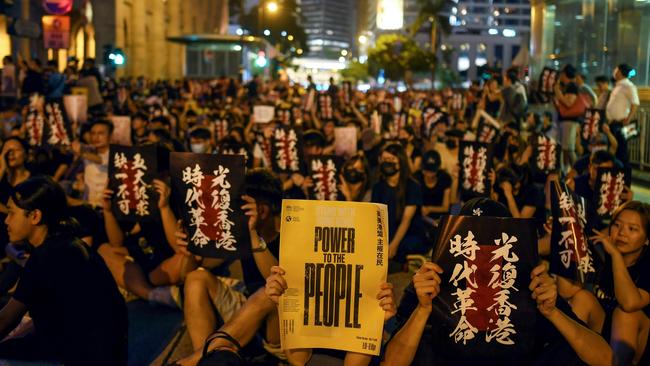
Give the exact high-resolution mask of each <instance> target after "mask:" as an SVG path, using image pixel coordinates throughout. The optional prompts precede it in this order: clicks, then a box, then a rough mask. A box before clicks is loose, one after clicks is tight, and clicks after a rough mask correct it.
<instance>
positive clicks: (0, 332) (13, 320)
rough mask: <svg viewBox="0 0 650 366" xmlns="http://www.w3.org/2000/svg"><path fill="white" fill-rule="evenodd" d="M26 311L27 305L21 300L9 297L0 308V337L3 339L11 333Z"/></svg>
mask: <svg viewBox="0 0 650 366" xmlns="http://www.w3.org/2000/svg"><path fill="white" fill-rule="evenodd" d="M26 313H27V307H26V306H25V304H23V303H22V302H20V301H18V300H16V299H14V298H13V297H12V298H10V299H9V302H8V303H7V305H5V306H4V307H3V308H2V310H0V339H4V338H5V337H6V336H7V335H8V334H9V333H11V331H12V330H14V328H16V326H18V324H20V320H21V319H22V318H23V316H24V315H25V314H26Z"/></svg>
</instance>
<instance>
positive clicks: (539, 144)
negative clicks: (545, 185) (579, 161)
mask: <svg viewBox="0 0 650 366" xmlns="http://www.w3.org/2000/svg"><path fill="white" fill-rule="evenodd" d="M561 153H562V148H561V147H560V144H558V143H557V142H556V141H555V140H553V139H552V138H550V137H547V136H545V135H543V134H537V135H536V136H535V137H534V140H533V155H532V156H531V168H532V171H533V172H534V173H535V174H540V175H543V176H545V177H546V176H548V175H549V174H551V173H553V172H556V171H558V170H559V169H560V156H561Z"/></svg>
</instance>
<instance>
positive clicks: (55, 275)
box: [13, 235, 128, 366]
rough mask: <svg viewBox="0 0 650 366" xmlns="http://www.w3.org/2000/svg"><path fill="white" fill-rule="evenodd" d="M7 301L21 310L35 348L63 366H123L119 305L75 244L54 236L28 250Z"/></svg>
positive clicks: (98, 268)
mask: <svg viewBox="0 0 650 366" xmlns="http://www.w3.org/2000/svg"><path fill="white" fill-rule="evenodd" d="M13 298H14V299H15V300H17V301H19V302H21V303H22V304H24V305H25V306H26V307H27V310H28V311H29V313H30V316H31V317H32V319H33V321H34V328H35V332H36V337H37V344H39V347H43V348H45V349H46V350H47V351H46V353H48V354H52V355H55V356H56V357H57V358H58V359H59V360H60V361H62V362H63V363H64V364H66V365H107V366H108V365H123V364H126V351H127V324H128V323H127V312H126V305H125V303H124V299H123V298H122V295H120V292H119V291H118V289H117V285H116V284H115V281H114V280H113V276H112V275H111V273H110V271H109V270H108V267H106V264H105V263H104V261H103V259H102V258H101V257H100V256H99V255H98V254H97V253H95V252H93V251H91V250H88V249H87V248H86V247H85V244H83V242H81V241H80V240H79V239H77V238H73V237H70V236H64V235H59V236H55V237H49V238H48V239H46V241H45V242H44V243H43V244H42V245H40V246H38V247H36V248H34V249H33V250H32V252H31V256H30V258H29V260H28V261H27V264H26V265H25V268H24V270H23V273H22V275H21V277H20V281H19V282H18V287H17V289H16V292H15V293H14V296H13Z"/></svg>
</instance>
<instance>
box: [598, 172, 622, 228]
mask: <svg viewBox="0 0 650 366" xmlns="http://www.w3.org/2000/svg"><path fill="white" fill-rule="evenodd" d="M630 185H631V177H630V176H629V175H627V174H625V171H624V170H622V169H617V168H599V169H598V172H597V173H596V186H595V189H594V194H595V195H596V197H594V198H595V200H594V201H595V202H596V203H597V204H598V206H597V208H596V213H598V216H600V217H602V218H604V219H609V218H611V217H612V215H613V214H614V211H616V209H617V208H618V207H619V206H620V205H622V204H623V203H624V201H623V192H625V191H626V190H627V189H628V188H626V186H627V187H630Z"/></svg>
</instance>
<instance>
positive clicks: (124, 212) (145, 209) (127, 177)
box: [108, 145, 159, 221]
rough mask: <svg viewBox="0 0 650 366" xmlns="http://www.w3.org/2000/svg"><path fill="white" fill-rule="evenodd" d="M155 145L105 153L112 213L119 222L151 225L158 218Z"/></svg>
mask: <svg viewBox="0 0 650 366" xmlns="http://www.w3.org/2000/svg"><path fill="white" fill-rule="evenodd" d="M157 175H158V150H157V148H156V146H155V145H148V146H142V147H129V146H121V145H111V146H110V148H109V153H108V187H109V188H110V189H111V190H113V199H112V201H111V206H112V211H113V213H114V214H115V216H116V217H117V218H118V219H120V220H126V221H152V220H157V219H158V218H159V215H158V214H157V212H158V197H159V196H158V193H157V192H156V190H155V188H154V186H153V180H154V179H155V178H156V177H157Z"/></svg>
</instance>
